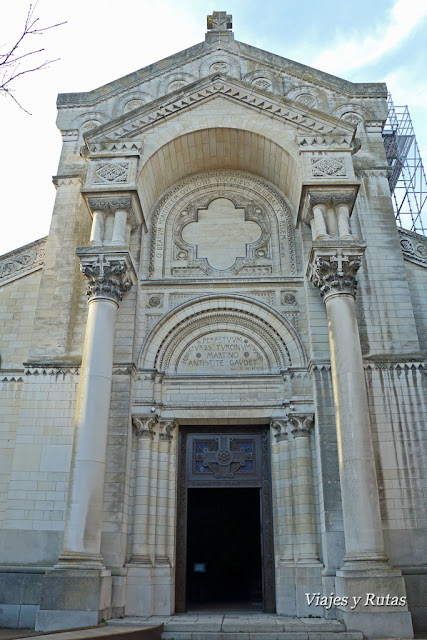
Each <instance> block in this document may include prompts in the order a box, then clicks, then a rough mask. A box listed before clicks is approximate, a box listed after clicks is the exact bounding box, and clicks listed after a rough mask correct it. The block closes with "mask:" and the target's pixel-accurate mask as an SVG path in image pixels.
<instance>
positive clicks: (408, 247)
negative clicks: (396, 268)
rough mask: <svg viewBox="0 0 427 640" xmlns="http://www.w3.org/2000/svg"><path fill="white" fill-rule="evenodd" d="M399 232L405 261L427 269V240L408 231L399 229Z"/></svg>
mask: <svg viewBox="0 0 427 640" xmlns="http://www.w3.org/2000/svg"><path fill="white" fill-rule="evenodd" d="M398 232H399V240H400V246H401V249H402V252H403V257H404V258H405V260H409V261H410V262H415V263H416V264H419V265H420V266H422V267H427V238H424V237H423V236H420V235H418V234H417V233H413V232H412V231H407V230H406V229H398Z"/></svg>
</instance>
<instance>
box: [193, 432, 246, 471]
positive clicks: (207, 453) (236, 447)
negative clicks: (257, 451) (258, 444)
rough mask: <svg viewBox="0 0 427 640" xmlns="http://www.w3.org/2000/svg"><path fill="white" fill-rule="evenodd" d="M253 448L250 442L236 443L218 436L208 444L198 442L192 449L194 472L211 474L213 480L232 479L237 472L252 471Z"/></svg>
mask: <svg viewBox="0 0 427 640" xmlns="http://www.w3.org/2000/svg"><path fill="white" fill-rule="evenodd" d="M253 463H254V446H253V442H252V441H248V442H246V441H238V440H235V439H234V438H232V437H230V436H220V437H219V438H215V439H214V440H211V441H210V442H203V441H199V442H197V443H196V446H195V449H194V463H193V466H194V471H195V473H196V474H198V473H213V475H214V476H215V478H218V479H220V478H234V476H235V475H236V473H238V472H245V471H246V472H249V473H251V472H252V471H253Z"/></svg>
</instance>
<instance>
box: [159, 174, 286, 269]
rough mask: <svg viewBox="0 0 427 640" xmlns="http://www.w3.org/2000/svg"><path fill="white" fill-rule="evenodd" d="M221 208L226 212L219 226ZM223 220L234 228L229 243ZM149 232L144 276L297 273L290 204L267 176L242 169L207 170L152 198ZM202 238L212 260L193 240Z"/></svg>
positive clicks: (200, 245) (197, 241)
mask: <svg viewBox="0 0 427 640" xmlns="http://www.w3.org/2000/svg"><path fill="white" fill-rule="evenodd" d="M218 203H221V204H218ZM221 207H222V209H223V211H225V210H227V213H226V214H225V217H224V218H223V220H224V225H223V226H224V229H221V225H220V224H219V218H220V216H219V213H220V210H221ZM209 212H210V213H209ZM205 214H206V215H205ZM227 216H228V218H227ZM209 224H211V226H212V229H211V231H209V229H206V225H209ZM227 224H228V226H229V227H230V225H231V226H234V227H235V230H237V231H238V233H237V234H235V237H234V240H235V242H234V244H233V243H232V242H231V238H230V234H229V233H227V231H226V228H227ZM198 227H200V228H201V229H200V230H199V231H198ZM202 227H203V229H202ZM149 231H150V238H149V242H150V254H149V265H148V276H149V278H153V279H162V278H171V277H172V278H173V277H179V278H191V277H197V278H212V277H215V278H218V277H219V278H221V277H227V278H229V277H234V276H241V277H245V278H247V277H265V276H272V275H290V276H294V275H296V274H297V268H296V258H295V248H294V241H293V233H294V232H293V224H292V208H291V206H290V204H289V202H288V201H287V199H286V198H285V197H284V196H283V195H281V194H280V193H279V192H278V190H277V189H275V187H274V186H273V185H271V184H269V183H268V182H267V181H266V180H261V179H259V178H258V177H256V176H254V175H252V174H249V173H246V172H243V171H231V170H230V171H228V170H227V171H207V172H204V173H201V174H196V175H193V176H190V177H189V178H186V179H185V180H181V181H179V182H178V183H176V184H175V185H174V186H173V187H171V188H170V189H169V190H168V191H167V192H166V193H165V194H164V195H163V196H162V197H161V198H160V199H159V200H158V201H157V203H156V205H155V207H154V210H153V212H152V214H151V216H150V226H149ZM218 236H219V240H218ZM203 237H205V238H213V240H212V242H214V243H215V245H216V246H215V251H216V252H217V253H218V255H217V259H216V260H212V259H210V258H209V255H207V253H206V251H205V252H204V249H203V246H202V243H201V242H199V240H198V239H197V238H203ZM232 245H233V246H232ZM221 252H222V253H223V254H224V255H223V256H222V257H224V264H223V265H222V264H221V260H219V258H221Z"/></svg>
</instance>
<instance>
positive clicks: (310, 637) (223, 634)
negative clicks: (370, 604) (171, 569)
mask: <svg viewBox="0 0 427 640" xmlns="http://www.w3.org/2000/svg"><path fill="white" fill-rule="evenodd" d="M137 620H138V621H139V623H140V624H141V623H142V622H143V621H144V622H145V623H150V624H153V625H154V624H163V625H164V631H163V633H162V640H363V634H362V633H360V632H354V631H352V632H349V631H346V630H345V626H344V625H343V624H341V623H339V622H337V621H336V620H324V619H315V618H287V617H284V616H275V615H269V614H249V615H224V614H218V615H215V614H214V615H210V614H195V615H191V614H179V615H175V616H170V617H166V616H151V617H150V618H145V619H141V618H125V619H124V622H126V623H127V624H131V623H132V622H133V621H135V622H136V621H137ZM115 623H117V624H120V621H116V620H114V621H110V624H115Z"/></svg>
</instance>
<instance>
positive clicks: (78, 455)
mask: <svg viewBox="0 0 427 640" xmlns="http://www.w3.org/2000/svg"><path fill="white" fill-rule="evenodd" d="M117 306H118V305H117V303H115V302H113V301H112V300H108V299H105V298H94V299H92V300H90V301H89V313H88V319H87V325H86V334H85V342H84V349H83V360H82V367H81V374H80V383H79V392H78V399H77V411H76V423H75V437H74V445H73V456H72V466H71V477H70V490H69V496H68V505H67V518H66V523H65V531H64V550H63V556H68V555H76V556H77V557H76V560H78V558H79V557H81V558H82V560H84V558H85V556H88V558H91V557H98V556H99V553H100V547H101V524H102V507H103V497H104V475H105V459H106V449H107V428H108V415H109V409H110V392H111V377H112V366H113V338H114V328H115V321H116V314H117Z"/></svg>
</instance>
